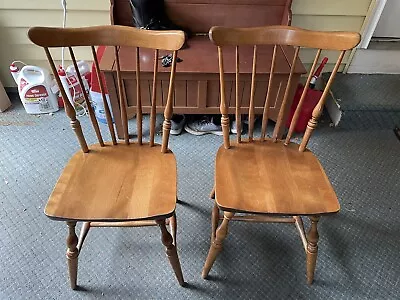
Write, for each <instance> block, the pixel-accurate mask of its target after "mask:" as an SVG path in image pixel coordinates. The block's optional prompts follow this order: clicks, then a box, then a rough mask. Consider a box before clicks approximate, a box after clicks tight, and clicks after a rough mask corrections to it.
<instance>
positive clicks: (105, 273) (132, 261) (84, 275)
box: [0, 100, 400, 299]
mask: <svg viewBox="0 0 400 300" xmlns="http://www.w3.org/2000/svg"><path fill="white" fill-rule="evenodd" d="M366 114H367V112H366ZM375 118H376V119H377V120H378V119H379V120H380V122H381V123H382V124H384V125H382V126H377V127H374V126H371V127H367V126H365V125H364V124H363V123H361V124H360V122H359V121H357V120H354V121H352V124H351V125H350V126H348V127H346V126H345V127H344V128H338V129H334V128H330V127H329V126H328V125H327V124H328V123H326V124H325V125H324V124H323V125H322V126H321V127H320V128H319V129H318V130H317V131H316V133H315V136H314V137H313V139H312V142H311V144H310V148H311V149H312V151H314V152H315V153H316V155H317V156H318V157H319V158H320V160H321V162H322V165H323V166H324V167H325V169H326V172H327V174H328V176H329V178H330V180H331V181H332V183H333V186H334V188H335V190H336V192H337V195H338V197H339V199H340V203H341V207H342V210H341V212H340V213H339V214H337V215H335V216H331V217H326V218H322V219H321V222H320V226H319V229H320V243H319V246H320V248H319V249H320V253H319V258H318V263H317V270H316V277H315V282H314V284H313V285H312V286H308V285H307V284H306V278H305V256H304V252H303V250H302V245H301V241H300V239H299V237H298V235H297V232H296V230H295V228H294V226H293V225H279V224H243V223H233V224H232V226H231V227H230V233H229V236H228V238H227V240H226V243H225V248H224V251H223V253H222V254H221V255H220V256H219V257H218V259H217V261H216V263H215V265H214V267H213V269H212V270H211V273H210V275H211V276H210V279H209V280H203V279H202V278H201V276H200V274H201V269H202V266H203V263H204V260H205V257H206V255H207V251H208V248H209V240H210V213H211V207H212V202H211V201H210V200H209V199H208V194H209V191H210V189H211V187H212V181H213V162H214V156H215V153H216V150H217V149H218V147H219V145H220V144H221V143H222V138H221V137H217V136H212V135H208V136H203V137H195V136H192V135H189V134H187V133H185V134H182V135H181V136H177V137H172V139H171V148H172V150H173V151H174V153H175V155H176V157H177V161H178V170H179V171H178V172H179V174H178V189H179V199H181V200H182V201H183V202H184V203H183V204H180V205H178V207H177V216H178V226H179V231H178V246H179V254H180V259H181V264H182V269H183V273H184V277H185V280H186V281H187V282H188V286H187V287H186V288H181V287H180V286H179V285H178V284H177V282H176V280H175V277H174V275H173V272H172V270H171V268H170V266H169V263H168V261H167V259H166V257H165V254H164V249H163V247H162V244H161V241H160V233H159V229H158V228H156V227H151V228H141V229H132V228H125V229H124V228H115V229H100V228H99V229H97V228H95V229H92V230H91V231H90V232H89V236H88V238H87V240H86V243H85V245H84V247H83V251H82V253H81V255H80V265H79V274H78V284H79V285H80V291H72V290H70V288H69V284H68V277H67V268H66V263H65V237H66V234H67V229H66V225H65V223H63V222H55V221H51V220H49V219H47V218H46V217H45V216H44V214H43V208H44V205H45V203H46V200H47V197H48V195H49V194H50V192H51V190H52V187H53V185H54V184H55V182H56V180H57V178H58V176H59V174H60V172H61V170H62V168H63V166H64V165H65V164H66V162H67V161H68V158H69V157H70V156H71V155H72V154H73V153H74V152H75V151H76V150H77V149H78V144H77V142H76V139H75V137H74V135H73V133H72V131H71V130H70V128H69V124H68V120H67V119H66V117H65V115H64V113H63V112H58V113H55V114H54V115H52V116H49V115H44V116H40V117H38V116H29V115H27V114H25V112H24V110H23V108H22V107H21V105H19V104H18V102H16V101H15V100H14V107H13V108H12V109H11V110H9V111H8V112H6V113H4V114H0V201H1V207H2V209H1V210H0V223H1V230H0V249H1V251H0V299H28V298H30V299H98V298H101V299H211V298H216V299H399V298H400V284H399V278H400V276H399V274H400V258H399V253H400V225H399V217H398V216H399V212H400V201H399V195H400V184H399V178H400V155H399V153H400V151H399V150H400V141H398V140H397V139H396V137H395V135H394V134H393V132H392V128H393V126H394V124H393V120H392V119H390V115H388V114H385V113H382V114H379V115H377V116H375ZM360 119H362V115H360ZM82 123H83V127H84V130H85V132H86V133H87V132H89V126H88V125H89V124H88V120H87V119H85V118H83V119H82ZM102 130H103V132H105V131H106V128H105V126H102ZM86 136H87V139H88V140H89V141H90V142H95V137H94V135H93V134H86Z"/></svg>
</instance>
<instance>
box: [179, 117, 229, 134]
mask: <svg viewBox="0 0 400 300" xmlns="http://www.w3.org/2000/svg"><path fill="white" fill-rule="evenodd" d="M185 130H186V131H187V132H189V133H190V134H193V135H204V134H208V133H212V134H215V135H223V133H222V126H221V125H218V124H215V122H214V117H208V116H204V117H203V118H201V119H198V120H193V121H191V122H188V123H186V125H185Z"/></svg>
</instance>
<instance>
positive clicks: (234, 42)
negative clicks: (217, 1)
mask: <svg viewBox="0 0 400 300" xmlns="http://www.w3.org/2000/svg"><path fill="white" fill-rule="evenodd" d="M209 36H210V39H211V41H213V42H214V44H215V45H216V46H217V47H218V58H219V72H220V76H219V77H220V95H221V104H220V110H221V114H222V119H221V123H222V129H223V134H224V147H225V148H227V149H228V148H229V147H230V141H229V117H228V105H227V103H226V99H225V82H224V65H223V55H222V52H223V51H222V49H223V47H224V46H234V47H235V48H236V55H235V67H236V70H235V79H236V85H235V97H236V110H235V118H236V124H237V125H236V130H237V142H238V143H241V141H242V138H241V129H242V124H241V101H240V99H239V78H240V70H239V47H240V46H244V45H252V46H253V62H252V73H251V89H250V104H249V132H248V136H249V142H252V141H253V139H254V137H253V135H254V102H255V101H254V97H255V77H256V66H257V45H272V46H273V54H272V61H271V69H270V74H269V75H270V76H269V80H268V89H267V94H266V98H265V101H264V108H263V115H262V128H261V137H260V140H261V141H265V140H266V135H267V125H268V118H269V117H270V116H269V110H270V106H271V102H272V100H271V98H273V95H272V94H273V92H272V87H273V81H274V76H275V68H276V61H277V56H278V49H279V50H282V47H294V49H295V51H294V55H293V58H290V57H285V59H288V60H289V59H291V62H290V73H289V76H288V80H287V84H286V89H285V92H284V95H283V99H282V104H281V108H280V110H279V113H278V117H277V121H276V125H275V127H274V130H273V133H272V141H273V142H278V139H279V134H280V132H279V130H280V128H282V127H283V125H284V122H285V121H286V120H284V115H285V112H286V111H287V110H288V106H289V105H290V104H291V99H290V97H292V95H291V92H290V91H291V90H292V85H293V83H294V82H293V78H294V72H295V69H296V67H297V66H298V65H299V53H300V49H301V48H312V49H316V50H317V53H316V56H315V58H314V61H313V64H312V67H311V70H310V74H309V75H308V77H307V81H306V87H305V89H304V91H303V93H302V95H301V96H300V100H299V103H298V105H297V107H296V109H295V112H294V115H293V118H292V121H291V123H290V126H289V132H288V135H287V137H286V138H285V140H284V144H285V145H288V144H289V143H290V140H291V138H292V136H293V132H294V129H295V127H296V123H297V122H298V120H299V116H300V113H301V110H302V107H303V104H304V101H305V99H306V95H307V88H308V86H309V84H310V82H311V79H312V76H313V74H314V71H315V69H316V66H317V64H318V61H319V59H320V56H321V52H322V50H334V51H340V55H339V58H338V60H337V62H336V64H335V67H334V69H333V71H332V74H331V76H330V78H329V80H328V82H327V84H326V87H325V89H324V91H323V93H322V96H321V98H320V99H319V101H318V104H317V106H316V107H315V109H314V110H313V113H312V118H311V119H310V121H309V122H308V125H307V130H306V132H305V134H304V137H303V139H302V141H301V144H300V146H299V151H304V150H305V149H306V147H307V143H308V141H309V139H310V137H311V134H312V132H313V130H314V129H315V128H316V126H317V122H318V119H319V117H320V116H321V113H322V110H323V107H324V104H325V100H326V97H327V95H328V93H329V89H330V87H331V84H332V82H333V80H334V78H335V75H336V73H337V72H338V70H339V67H340V64H341V62H342V60H343V57H344V54H345V52H346V51H347V50H350V49H353V48H354V47H355V46H356V45H357V44H358V43H359V41H360V35H359V34H358V33H354V32H322V31H310V30H304V29H301V28H296V27H290V26H265V27H254V28H225V27H219V26H216V27H213V28H211V29H210V32H209ZM285 55H286V54H285ZM278 94H279V91H278Z"/></svg>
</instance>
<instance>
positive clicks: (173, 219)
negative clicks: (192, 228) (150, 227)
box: [169, 213, 177, 247]
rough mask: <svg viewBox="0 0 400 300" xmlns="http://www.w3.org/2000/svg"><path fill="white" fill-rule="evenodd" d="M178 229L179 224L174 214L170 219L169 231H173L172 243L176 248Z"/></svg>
mask: <svg viewBox="0 0 400 300" xmlns="http://www.w3.org/2000/svg"><path fill="white" fill-rule="evenodd" d="M176 229H177V223H176V215H175V213H174V214H173V215H172V217H171V218H169V230H171V235H172V243H173V244H174V245H175V247H176Z"/></svg>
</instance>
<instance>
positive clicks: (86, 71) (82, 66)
mask: <svg viewBox="0 0 400 300" xmlns="http://www.w3.org/2000/svg"><path fill="white" fill-rule="evenodd" d="M76 64H77V65H78V70H79V74H81V76H82V77H84V78H85V79H86V81H87V82H88V83H90V79H91V73H90V66H89V64H88V63H87V62H86V61H84V60H80V61H78V62H77V63H76ZM65 71H66V72H67V74H71V73H72V74H74V75H78V74H76V71H75V67H74V65H70V66H68V68H67V69H66V70H65Z"/></svg>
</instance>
